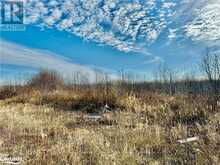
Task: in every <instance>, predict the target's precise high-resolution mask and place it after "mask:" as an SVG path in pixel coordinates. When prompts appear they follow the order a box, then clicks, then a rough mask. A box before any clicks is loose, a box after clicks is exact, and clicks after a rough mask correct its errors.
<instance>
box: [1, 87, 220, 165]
mask: <svg viewBox="0 0 220 165" xmlns="http://www.w3.org/2000/svg"><path fill="white" fill-rule="evenodd" d="M3 96H4V97H3ZM219 109H220V105H219V102H217V105H213V104H212V103H211V102H210V98H209V97H208V96H205V95H199V94H198V95H194V94H175V95H172V96H171V95H167V94H162V93H157V92H150V91H149V92H147V91H145V92H143V93H141V95H138V94H136V93H135V92H126V91H124V92H123V93H120V94H118V90H117V88H114V86H111V87H108V90H103V89H100V88H96V87H94V86H91V87H89V88H84V87H82V88H79V89H77V90H76V89H70V88H69V89H65V88H63V89H62V88H60V89H50V90H45V89H44V90H42V89H39V88H35V87H26V86H24V87H16V89H13V88H8V89H6V88H4V89H2V90H1V101H0V153H1V154H8V155H9V156H10V157H21V158H22V161H21V162H20V164H24V165H62V164H63V165H67V164H69V165H81V164H82V165H148V164H149V165H163V164H167V165H182V164H183V165H191V164H192V165H195V164H198V165H218V164H220V111H219ZM190 137H196V138H197V139H196V140H195V141H190V142H183V143H180V142H179V141H178V140H183V139H187V138H190ZM0 163H1V162H0Z"/></svg>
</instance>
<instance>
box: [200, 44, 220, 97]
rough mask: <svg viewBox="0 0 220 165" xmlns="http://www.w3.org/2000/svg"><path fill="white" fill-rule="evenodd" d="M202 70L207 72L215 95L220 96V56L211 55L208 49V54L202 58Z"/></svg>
mask: <svg viewBox="0 0 220 165" xmlns="http://www.w3.org/2000/svg"><path fill="white" fill-rule="evenodd" d="M201 67H202V70H203V71H204V72H205V74H206V77H207V78H208V80H209V83H210V85H211V88H212V92H213V93H214V94H215V95H219V91H220V89H219V81H220V56H219V55H217V54H211V53H210V51H209V49H208V48H207V50H206V54H205V55H204V56H203V58H202V65H201Z"/></svg>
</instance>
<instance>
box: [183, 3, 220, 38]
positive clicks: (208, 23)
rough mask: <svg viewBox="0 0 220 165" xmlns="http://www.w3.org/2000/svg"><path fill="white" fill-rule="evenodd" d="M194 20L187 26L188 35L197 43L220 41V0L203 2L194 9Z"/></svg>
mask: <svg viewBox="0 0 220 165" xmlns="http://www.w3.org/2000/svg"><path fill="white" fill-rule="evenodd" d="M193 12H194V13H193V15H194V18H193V19H192V21H190V22H189V23H188V24H187V25H186V35H187V36H188V37H191V38H192V39H193V40H196V41H216V40H220V0H206V1H203V6H201V7H199V8H197V9H194V11H193Z"/></svg>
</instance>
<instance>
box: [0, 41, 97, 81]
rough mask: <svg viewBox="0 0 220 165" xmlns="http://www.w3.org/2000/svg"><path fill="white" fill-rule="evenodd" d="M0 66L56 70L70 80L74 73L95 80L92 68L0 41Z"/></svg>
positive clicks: (51, 54) (47, 53)
mask: <svg viewBox="0 0 220 165" xmlns="http://www.w3.org/2000/svg"><path fill="white" fill-rule="evenodd" d="M0 47H1V50H0V59H1V60H0V64H9V65H14V66H20V67H30V68H33V69H37V70H40V69H49V70H56V71H58V72H59V73H61V74H62V75H63V76H64V77H65V78H70V79H71V78H72V76H73V74H74V73H81V74H83V75H87V76H88V79H89V80H91V81H93V80H94V79H95V74H96V73H95V71H94V70H93V69H92V68H89V67H86V66H81V65H78V64H74V63H72V62H70V61H69V60H68V59H66V58H63V57H61V56H58V55H55V54H53V53H51V52H47V51H40V50H36V49H30V48H26V47H23V46H20V45H17V44H14V43H10V42H7V41H3V40H0Z"/></svg>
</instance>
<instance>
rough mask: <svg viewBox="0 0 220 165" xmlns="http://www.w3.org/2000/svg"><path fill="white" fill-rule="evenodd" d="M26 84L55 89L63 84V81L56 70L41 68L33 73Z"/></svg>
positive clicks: (44, 88)
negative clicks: (36, 72) (41, 69)
mask: <svg viewBox="0 0 220 165" xmlns="http://www.w3.org/2000/svg"><path fill="white" fill-rule="evenodd" d="M28 84H29V86H31V87H34V88H38V89H42V90H56V89H58V88H61V87H63V86H64V81H63V79H62V78H61V77H60V76H59V75H58V73H57V72H55V71H49V70H43V71H40V72H39V73H38V74H37V75H35V76H34V77H33V78H32V79H31V80H30V81H29V83H28Z"/></svg>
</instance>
